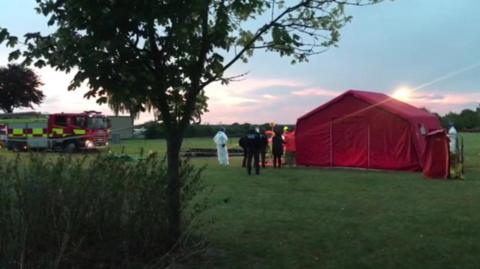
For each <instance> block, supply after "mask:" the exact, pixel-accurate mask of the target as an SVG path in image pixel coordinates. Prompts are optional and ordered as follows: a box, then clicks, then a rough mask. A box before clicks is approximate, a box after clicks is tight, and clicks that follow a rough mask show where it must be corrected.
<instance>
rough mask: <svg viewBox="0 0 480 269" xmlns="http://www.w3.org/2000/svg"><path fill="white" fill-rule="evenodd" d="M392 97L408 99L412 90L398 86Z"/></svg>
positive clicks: (401, 99) (402, 99)
mask: <svg viewBox="0 0 480 269" xmlns="http://www.w3.org/2000/svg"><path fill="white" fill-rule="evenodd" d="M392 96H393V98H395V99H397V100H400V101H404V102H406V101H409V100H410V99H411V97H412V90H411V89H409V88H406V87H402V88H399V89H397V90H395V91H394V92H393V95H392Z"/></svg>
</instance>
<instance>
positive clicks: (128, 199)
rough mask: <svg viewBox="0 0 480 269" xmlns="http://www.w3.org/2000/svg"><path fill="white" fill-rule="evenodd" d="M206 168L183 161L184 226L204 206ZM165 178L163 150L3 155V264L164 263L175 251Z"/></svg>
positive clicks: (0, 180)
mask: <svg viewBox="0 0 480 269" xmlns="http://www.w3.org/2000/svg"><path fill="white" fill-rule="evenodd" d="M200 173H201V169H195V168H194V167H192V166H191V165H190V164H188V163H187V162H185V163H183V165H182V168H181V176H182V181H183V186H184V187H183V192H182V202H183V205H184V208H183V210H184V212H183V214H184V215H185V216H186V219H187V222H186V223H185V226H188V225H190V224H191V221H192V220H193V219H194V218H195V216H197V215H198V213H200V212H201V211H203V210H204V209H205V207H204V206H202V205H203V204H202V203H199V202H198V201H196V200H198V199H196V198H195V197H196V196H197V194H198V193H199V192H200V191H202V189H203V187H202V186H201V184H200ZM166 181H167V180H166V166H165V162H164V160H162V159H159V158H158V157H156V156H150V157H148V158H146V159H145V160H141V161H138V162H133V163H127V162H125V161H122V160H118V159H114V158H109V157H106V156H101V155H99V156H97V157H95V158H93V159H92V158H91V157H85V158H79V157H75V156H74V157H71V156H60V157H58V158H57V157H51V158H45V157H44V156H43V155H42V156H40V155H31V156H30V157H29V158H23V159H22V158H19V157H17V158H16V159H15V160H10V161H6V160H1V163H0V257H1V259H0V268H146V267H147V266H151V265H153V264H156V265H157V266H160V265H161V264H162V260H161V257H162V256H163V255H165V254H166V253H167V252H168V251H169V249H167V245H166V244H165V242H166V238H167V234H166V233H167V218H166V214H165V212H166V210H165V206H166V185H167V182H166ZM149 268H151V267H149Z"/></svg>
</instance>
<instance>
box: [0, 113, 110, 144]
mask: <svg viewBox="0 0 480 269" xmlns="http://www.w3.org/2000/svg"><path fill="white" fill-rule="evenodd" d="M14 116H15V115H13V117H8V118H7V119H1V118H0V141H1V142H0V146H1V144H3V146H4V147H6V148H7V149H9V150H12V151H25V150H28V149H32V150H52V151H64V152H74V151H77V150H94V149H102V148H106V147H108V141H109V139H110V132H111V131H110V127H111V125H110V121H109V120H108V118H107V117H106V116H105V115H102V114H101V113H100V112H95V111H85V112H83V113H55V114H50V115H45V116H39V117H36V118H35V119H31V118H30V119H28V118H24V119H22V118H17V119H15V118H14ZM2 142H3V143H2Z"/></svg>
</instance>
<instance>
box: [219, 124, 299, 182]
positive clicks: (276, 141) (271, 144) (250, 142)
mask: <svg viewBox="0 0 480 269" xmlns="http://www.w3.org/2000/svg"><path fill="white" fill-rule="evenodd" d="M213 140H214V142H215V144H216V145H217V156H218V162H219V163H220V165H222V166H228V165H229V160H228V149H227V143H228V137H227V135H226V134H225V129H224V128H221V129H220V130H219V131H218V133H217V134H216V135H215V137H214V138H213ZM238 144H239V145H240V147H241V148H242V150H243V160H242V167H246V168H247V173H248V174H249V175H251V174H252V169H253V168H254V169H255V174H257V175H258V174H260V168H265V167H266V163H267V153H268V152H269V151H270V152H271V155H272V163H273V168H281V167H282V164H283V163H286V164H288V165H294V163H295V133H294V132H289V131H288V127H284V129H283V132H282V131H281V130H275V131H274V132H273V136H272V132H271V131H268V135H267V132H266V131H264V130H260V128H259V127H255V128H251V129H250V130H249V131H248V132H247V134H246V135H245V136H243V137H241V138H240V140H239V142H238ZM284 153H285V162H284V160H283V155H284Z"/></svg>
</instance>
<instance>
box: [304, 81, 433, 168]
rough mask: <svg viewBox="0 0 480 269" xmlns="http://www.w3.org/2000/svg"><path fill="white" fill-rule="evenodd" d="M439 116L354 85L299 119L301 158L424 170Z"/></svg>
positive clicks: (325, 163) (323, 163)
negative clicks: (425, 158) (427, 143)
mask: <svg viewBox="0 0 480 269" xmlns="http://www.w3.org/2000/svg"><path fill="white" fill-rule="evenodd" d="M441 128H442V127H441V125H440V121H439V120H438V118H437V117H436V116H435V115H433V114H431V113H429V112H427V111H424V110H421V109H418V108H416V107H414V106H411V105H409V104H406V103H403V102H401V101H398V100H396V99H392V98H390V97H388V96H387V95H385V94H382V93H373V92H365V91H357V90H350V91H347V92H345V93H344V94H342V95H340V96H338V97H337V98H335V99H333V100H331V101H330V102H328V103H326V104H324V105H322V106H320V107H318V108H316V109H314V110H313V111H311V112H309V113H307V114H305V115H303V116H302V117H300V118H299V119H298V120H297V127H296V142H297V153H296V154H297V155H296V157H297V163H298V164H300V165H312V166H324V167H360V168H372V169H389V170H406V171H420V170H421V169H422V167H423V161H424V157H423V156H424V152H425V146H426V135H427V134H428V133H429V132H431V131H434V130H439V129H441Z"/></svg>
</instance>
